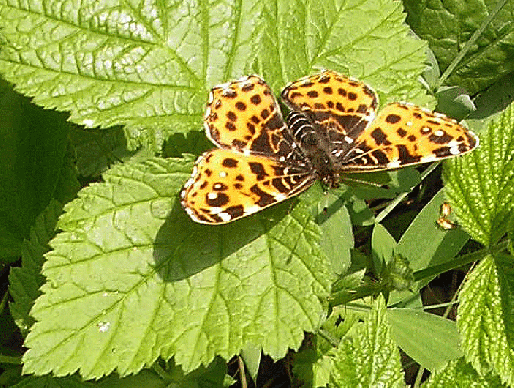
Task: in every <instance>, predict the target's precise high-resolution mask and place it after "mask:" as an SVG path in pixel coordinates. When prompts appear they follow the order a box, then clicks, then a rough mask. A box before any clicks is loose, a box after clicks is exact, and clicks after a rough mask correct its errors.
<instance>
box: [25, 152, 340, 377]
mask: <svg viewBox="0 0 514 388" xmlns="http://www.w3.org/2000/svg"><path fill="white" fill-rule="evenodd" d="M190 169H191V163H190V162H189V163H184V162H183V161H178V160H176V161H174V160H170V161H162V160H159V159H155V160H150V161H148V162H146V163H143V164H131V163H125V164H124V165H120V166H118V167H116V168H114V169H112V170H110V171H109V172H108V173H106V174H105V175H104V179H105V181H106V182H105V183H103V184H96V185H92V186H90V187H88V188H87V189H85V190H83V191H81V193H80V195H79V198H78V199H77V200H75V201H73V202H71V203H69V204H68V205H67V206H66V208H65V210H66V213H65V214H64V215H63V216H62V217H61V219H60V221H59V225H58V226H59V228H60V229H62V231H63V232H62V233H60V234H58V235H57V237H56V238H55V239H54V240H53V241H52V242H51V246H52V248H53V251H51V252H50V253H48V254H47V262H46V263H45V266H44V270H43V274H44V275H45V276H46V278H47V283H46V284H45V285H44V286H43V287H42V291H43V296H41V297H40V298H39V299H38V300H37V301H36V304H35V306H34V308H33V310H32V314H33V316H34V318H35V319H36V321H37V323H36V324H35V325H34V327H33V329H32V331H31V332H30V334H29V336H28V338H27V341H26V346H27V347H28V348H29V350H28V351H27V353H26V354H25V356H24V362H25V365H24V368H25V371H26V372H32V373H37V374H41V373H47V372H49V371H53V372H54V374H56V375H65V374H68V373H72V372H74V371H76V370H77V369H79V370H80V372H81V373H82V374H83V375H84V376H88V377H100V376H102V375H104V374H107V373H109V372H111V371H112V370H114V369H116V370H117V371H118V372H119V373H120V374H122V375H124V374H129V373H134V372H135V371H138V370H139V369H140V368H142V367H143V366H145V365H149V364H151V363H153V362H154V361H155V359H156V358H157V357H159V356H162V357H165V358H169V357H171V356H175V360H176V361H177V362H178V363H179V364H181V365H182V367H183V368H184V369H186V370H192V369H194V368H196V367H198V366H199V365H200V364H202V363H203V364H208V363H210V362H211V361H212V360H213V358H214V357H215V356H216V355H221V356H223V357H224V358H226V359H228V358H230V357H231V356H232V355H234V354H237V353H238V352H239V351H240V350H241V349H242V348H243V347H244V346H245V344H247V343H253V344H256V345H258V346H261V347H262V348H263V351H264V352H265V353H266V354H270V355H271V356H273V357H274V358H280V357H283V356H284V355H285V353H286V352H287V350H288V349H289V348H293V349H294V348H298V346H299V345H300V343H301V340H302V338H303V333H304V330H307V331H313V330H315V329H316V328H317V327H318V326H319V325H320V319H321V317H322V316H323V311H324V308H323V305H322V303H321V301H322V299H323V298H326V297H327V296H328V290H329V286H330V283H331V278H332V277H331V275H330V272H329V265H330V263H329V262H328V260H327V259H326V257H325V256H324V255H323V254H322V253H321V251H320V249H319V247H318V243H319V239H320V233H319V229H318V227H317V226H316V225H315V224H314V222H313V220H312V217H311V216H310V210H309V209H308V208H306V207H305V206H302V205H300V206H296V207H295V208H294V209H293V210H292V211H291V212H289V214H288V215H286V214H285V213H286V212H287V211H288V209H289V207H288V206H282V207H281V208H280V209H281V212H282V219H281V220H280V221H279V222H275V221H272V220H271V221H270V219H269V214H266V213H264V214H263V215H257V216H256V217H253V218H252V219H246V220H242V221H240V222H236V223H233V224H228V225H225V226H219V227H211V226H205V225H198V224H195V223H193V222H191V221H190V219H189V218H188V217H187V215H186V214H185V213H184V211H183V210H182V209H181V207H180V205H179V204H178V201H177V197H176V196H175V193H176V192H177V190H178V188H179V187H180V185H181V182H183V181H184V179H185V178H186V175H188V174H189V171H190ZM242 230H244V231H245V232H244V233H241V231H242ZM67 317H69V318H70V319H67Z"/></svg>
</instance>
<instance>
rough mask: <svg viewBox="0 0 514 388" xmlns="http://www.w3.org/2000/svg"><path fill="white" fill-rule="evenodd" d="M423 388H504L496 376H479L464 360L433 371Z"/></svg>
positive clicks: (485, 374) (461, 359)
mask: <svg viewBox="0 0 514 388" xmlns="http://www.w3.org/2000/svg"><path fill="white" fill-rule="evenodd" d="M423 387H425V388H446V387H455V388H469V387H473V388H475V387H476V388H504V387H505V385H503V384H502V383H501V382H500V379H499V378H498V377H497V376H493V375H492V374H491V373H484V374H479V373H477V371H476V370H474V369H473V367H472V366H471V365H470V364H468V363H467V362H466V361H465V360H464V358H460V359H458V360H454V361H450V362H449V363H448V365H446V367H445V368H443V369H441V370H438V371H434V372H433V373H432V374H431V375H430V378H429V380H428V381H427V382H426V383H425V384H424V385H423Z"/></svg>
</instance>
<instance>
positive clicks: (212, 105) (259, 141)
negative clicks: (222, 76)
mask: <svg viewBox="0 0 514 388" xmlns="http://www.w3.org/2000/svg"><path fill="white" fill-rule="evenodd" d="M204 123H205V129H206V132H207V136H208V137H209V138H210V139H211V140H212V141H213V142H214V143H215V144H216V145H217V146H219V147H221V148H226V149H232V150H234V151H238V152H243V153H244V152H246V153H252V154H260V155H266V156H270V157H277V158H279V157H281V156H282V157H284V158H285V157H295V156H296V157H297V155H295V154H296V152H297V151H296V150H294V147H293V144H294V142H293V139H292V137H291V135H290V134H289V131H288V129H287V126H286V124H285V122H284V119H283V118H282V114H281V113H280V108H279V106H278V103H277V101H276V99H275V97H274V96H273V93H272V92H271V89H270V88H269V86H268V85H267V84H266V83H265V82H264V81H263V80H262V79H261V78H260V77H258V76H256V75H252V76H248V77H243V78H241V79H239V80H237V81H234V82H231V83H227V84H223V85H219V86H216V87H214V88H213V89H212V91H211V93H210V96H209V103H208V104H207V109H206V112H205V117H204Z"/></svg>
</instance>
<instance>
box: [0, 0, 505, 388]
mask: <svg viewBox="0 0 514 388" xmlns="http://www.w3.org/2000/svg"><path fill="white" fill-rule="evenodd" d="M472 3H473V5H470V4H468V3H467V2H458V1H454V2H444V4H443V3H442V2H433V1H430V2H428V1H416V2H410V1H407V0H405V1H404V5H405V9H406V10H407V12H408V15H407V23H408V25H407V24H405V23H404V19H405V17H406V14H405V13H404V11H403V5H402V3H401V2H398V1H393V0H349V1H342V0H329V1H325V2H322V3H320V2H316V1H291V0H287V1H286V0H284V1H278V0H276V1H272V2H268V1H257V0H253V1H246V0H239V1H232V0H231V1H229V0H226V1H216V2H208V1H200V2H189V1H176V2H173V1H165V2H162V1H161V2H153V1H148V2H138V1H129V2H117V1H115V0H106V1H103V2H98V1H82V2H80V3H76V2H71V1H64V0H61V1H57V2H50V1H42V2H41V1H33V2H31V1H28V2H11V1H6V0H2V1H0V35H1V36H2V49H1V51H0V71H1V73H2V75H3V77H4V78H5V80H6V81H8V82H9V83H11V84H12V85H14V89H15V90H16V91H17V92H18V93H21V94H22V95H25V96H28V97H30V98H31V99H32V102H33V103H35V104H36V105H37V106H39V107H44V108H54V109H55V110H57V111H61V112H68V113H69V121H66V117H67V116H66V115H65V114H62V113H57V112H55V111H52V110H42V109H40V108H39V107H37V106H36V105H34V104H33V103H31V102H29V100H28V99H27V98H26V97H22V96H20V94H18V93H15V92H13V91H12V89H11V85H9V84H8V83H7V82H3V84H2V97H3V98H2V100H0V105H1V107H2V112H3V119H4V120H3V121H2V123H1V124H0V125H1V134H2V142H1V145H0V147H1V148H0V155H2V158H1V159H0V174H1V178H2V182H3V183H2V186H1V187H0V239H1V241H2V244H0V253H1V255H0V260H1V261H2V262H3V264H4V268H8V267H7V266H8V265H12V264H13V263H16V262H17V261H18V259H19V258H20V257H21V266H19V267H18V266H13V267H12V268H11V269H10V273H9V278H8V293H9V295H10V297H11V298H12V299H10V301H9V309H7V307H6V306H7V303H6V302H7V297H8V294H7V292H6V291H5V290H4V292H5V293H4V297H3V303H2V307H3V310H2V312H3V315H5V316H6V318H5V322H11V324H12V321H13V320H14V322H15V323H16V325H17V327H18V328H19V329H20V332H21V335H22V336H23V338H24V346H25V347H26V348H27V349H28V350H27V351H26V352H25V353H24V354H23V358H22V359H21V358H20V357H21V348H20V349H13V348H12V347H10V346H8V345H7V344H8V343H9V341H8V340H7V339H8V338H7V336H6V339H5V341H2V342H1V346H2V347H1V349H2V352H1V356H0V357H2V358H0V363H1V364H2V365H4V366H5V367H4V372H3V374H2V378H3V381H5V383H6V384H10V385H14V384H16V386H19V387H22V386H39V385H41V386H43V385H45V384H56V385H58V384H69V385H70V386H71V385H73V386H75V385H77V386H81V385H85V384H88V385H90V384H95V385H102V384H104V385H106V386H113V384H117V385H119V386H124V385H126V386H134V385H136V386H144V385H149V386H159V385H163V386H164V385H166V384H177V386H202V387H203V386H228V385H230V384H231V382H232V381H231V380H230V379H229V378H227V376H226V364H225V363H224V362H223V360H225V361H227V360H229V359H230V358H231V357H233V356H234V355H237V354H240V353H241V352H242V351H243V352H242V354H243V360H244V361H245V363H246V365H247V366H248V367H249V370H251V369H252V368H250V366H251V365H258V364H259V361H260V354H261V352H260V350H262V351H263V353H265V354H267V355H270V356H271V357H272V358H273V359H275V360H278V359H281V358H283V357H285V356H286V354H287V353H288V351H289V350H298V349H300V345H301V343H302V340H304V338H305V332H311V333H315V334H314V339H313V341H312V344H311V345H312V346H311V347H310V348H308V349H303V350H302V351H300V352H299V353H297V354H296V355H295V358H294V366H293V368H292V369H293V371H294V376H295V378H296V379H298V381H301V383H299V382H296V383H297V385H298V386H300V385H302V384H303V385H305V386H313V387H318V386H325V385H326V384H330V386H341V387H343V386H344V387H351V386H359V384H364V385H367V386H376V385H378V384H380V385H381V386H402V384H403V379H404V371H403V369H402V365H401V362H400V355H399V352H398V346H399V347H401V348H402V350H404V351H405V353H407V354H408V355H409V356H410V357H412V358H413V359H414V360H415V361H416V362H418V363H419V364H420V365H421V366H422V367H424V368H427V369H429V370H430V371H431V372H433V374H432V376H431V378H430V380H429V382H428V383H427V384H428V385H429V386H430V385H433V386H445V385H441V384H444V383H442V382H444V381H452V382H455V381H457V380H459V381H481V384H482V385H481V386H500V385H501V384H504V385H508V386H512V385H514V379H513V377H512V376H514V354H513V351H512V349H513V348H514V346H513V342H512V341H513V335H512V333H513V322H512V321H513V320H512V306H513V303H512V295H513V287H512V284H513V273H512V267H513V266H512V263H513V259H512V253H513V252H512V242H511V237H512V232H513V231H514V210H513V206H512V195H513V192H514V185H513V183H514V182H513V179H514V178H513V177H514V158H513V154H514V119H513V117H514V114H513V109H514V108H513V107H512V106H510V105H509V104H510V102H511V101H512V98H513V93H512V90H514V89H513V84H514V83H513V70H514V69H512V64H513V63H514V62H513V61H512V57H513V55H514V47H513V43H514V41H513V39H514V31H513V27H512V23H511V20H512V15H513V13H514V4H512V2H506V1H500V2H499V3H494V4H493V3H491V4H490V3H489V2H487V1H474V2H472ZM500 6H501V7H500ZM476 9H478V10H479V11H480V12H476V11H475V10H476ZM409 27H410V28H411V29H412V30H413V31H414V32H415V33H416V34H417V35H418V36H419V37H421V38H423V39H424V40H422V39H419V38H418V37H417V36H415V35H414V33H413V31H411V30H410V28H409ZM476 31H479V32H480V34H478V36H473V34H474V33H475V32H476ZM427 42H428V44H427ZM463 49H464V50H465V53H464V54H465V55H464V56H463V57H462V58H461V59H458V60H457V61H455V62H452V61H454V60H455V58H457V57H458V55H459V53H462V50H463ZM322 68H328V69H332V70H336V71H339V72H342V73H344V74H349V75H351V76H353V77H356V78H358V79H360V80H362V81H365V82H367V83H369V84H370V85H371V86H373V88H374V89H375V90H376V91H377V92H378V94H379V97H380V102H381V105H384V104H386V103H388V102H392V101H400V100H401V101H409V102H413V103H416V104H419V105H422V106H425V107H429V108H434V107H435V106H436V98H435V97H437V102H438V109H440V110H443V111H444V110H448V111H451V110H452V109H456V110H459V111H461V112H462V111H464V112H466V114H468V118H470V120H468V126H469V127H470V128H471V129H472V130H474V131H475V132H476V133H478V134H479V136H480V140H481V147H480V148H479V149H478V150H476V151H474V152H473V153H472V154H470V155H468V156H465V157H461V158H457V159H456V160H452V161H450V162H445V167H444V174H443V175H444V182H445V189H444V191H443V190H441V191H439V192H438V193H437V194H435V196H432V198H431V199H430V200H429V201H425V202H421V201H420V207H419V210H418V211H416V213H417V214H415V215H413V214H408V213H409V211H406V212H404V214H401V213H392V212H393V208H394V206H396V205H397V204H398V203H400V202H401V200H402V199H403V198H404V194H403V193H406V192H410V191H412V189H413V187H415V186H416V185H417V184H418V183H419V182H420V181H422V180H423V179H425V178H426V175H427V174H426V173H421V174H420V173H419V172H418V171H417V170H416V169H412V168H411V169H405V170H400V171H396V172H390V173H387V174H385V173H384V174H374V175H372V176H365V177H363V179H369V180H372V181H373V182H378V183H386V184H387V188H384V187H382V188H377V187H373V186H371V187H370V186H360V185H358V186H356V187H354V186H342V187H341V188H340V189H337V190H333V191H331V192H330V193H328V194H325V193H323V191H322V189H321V187H320V186H314V187H313V188H312V189H310V190H309V191H308V192H307V193H305V194H303V195H301V196H300V197H298V198H297V199H294V200H291V201H287V202H285V203H283V204H281V205H278V206H275V207H272V208H270V209H267V210H266V211H263V212H261V213H259V214H256V215H255V216H252V217H249V218H247V219H243V220H241V221H238V222H236V223H233V224H228V225H224V226H217V227H211V226H204V225H198V224H195V223H193V222H192V221H191V220H190V219H189V218H188V217H187V215H186V214H185V213H184V212H183V210H182V208H181V206H180V203H179V201H178V193H179V191H180V189H181V186H182V184H183V183H184V182H185V180H186V179H187V178H188V177H189V175H190V173H191V170H192V166H193V163H194V160H195V158H196V156H197V155H199V154H200V153H201V152H203V151H204V150H206V149H209V148H210V147H212V145H210V144H209V143H208V142H207V141H206V139H205V136H204V134H203V133H202V132H201V128H202V116H203V111H204V105H205V101H206V98H207V95H208V92H209V90H210V89H211V88H212V86H214V85H215V84H217V83H221V82H226V81H228V80H230V79H234V78H238V77H240V76H242V75H246V74H250V73H258V74H260V75H261V76H263V77H264V79H265V80H266V81H267V82H268V83H269V84H270V85H271V87H272V88H273V90H274V91H275V93H277V94H279V92H280V90H281V88H282V87H283V86H284V85H285V84H286V83H287V82H289V81H292V80H295V79H297V78H299V77H302V76H305V75H308V74H311V73H313V72H316V71H318V70H319V69H322ZM447 68H454V71H453V72H452V73H451V74H449V78H447V77H446V75H443V76H441V72H444V71H445V69H447ZM420 80H421V81H422V82H420ZM444 80H446V83H445V87H442V81H444ZM457 87H460V89H459V88H457ZM462 87H463V88H465V90H462ZM449 96H450V97H451V98H450V97H449ZM448 101H450V102H448ZM471 101H473V102H474V103H475V105H476V109H475V110H474V111H473V112H469V111H466V109H467V107H469V106H470V105H473V104H472V103H471ZM84 127H86V128H89V129H86V128H84ZM91 128H95V129H91ZM100 175H101V176H102V179H101V180H100V179H98V177H99V176H100ZM425 182H426V181H425ZM422 185H423V186H422V187H424V189H423V190H428V189H427V187H428V186H427V184H426V183H423V184H422ZM418 197H421V195H418ZM445 198H446V200H449V201H450V202H451V204H452V208H453V209H454V213H455V214H456V216H457V218H458V222H459V225H461V227H460V228H457V229H455V230H450V231H445V230H441V229H440V228H438V227H437V226H436V224H435V220H436V219H437V218H438V216H439V206H440V204H441V203H442V202H443V201H445ZM369 199H374V200H376V199H386V200H387V202H384V206H385V204H389V205H388V206H387V207H385V209H383V210H382V211H381V212H380V213H379V214H378V215H376V212H373V211H372V209H370V207H369V201H368V202H366V200H369ZM415 199H416V198H415ZM421 207H422V208H421ZM388 216H389V217H388ZM371 230H372V232H371ZM354 231H357V233H356V235H355V236H354ZM363 235H364V236H366V237H365V238H364V241H365V243H363V237H362V236H363ZM470 238H471V239H472V240H474V241H476V242H478V243H480V244H481V245H480V244H473V243H470V242H469V240H470ZM355 241H358V242H359V246H358V247H357V248H358V249H356V248H354V245H355V243H354V242H355ZM466 244H467V245H466ZM464 246H465V249H464V251H463V252H464V254H461V255H459V253H460V252H461V250H462V248H463V247H464ZM509 248H510V250H509ZM478 260H481V262H480V263H479V264H478V266H477V267H476V268H475V269H474V270H473V271H472V272H471V273H470V274H469V277H468V279H467V281H466V283H465V286H464V287H463V289H462V290H461V292H460V294H459V302H460V304H459V310H458V317H457V324H455V322H453V321H450V320H447V319H445V318H441V317H435V316H434V315H431V314H429V313H427V312H425V311H424V310H423V308H422V307H423V306H422V299H421V297H420V294H419V291H420V290H421V289H422V287H423V286H425V285H426V284H428V283H429V281H430V280H432V279H433V278H435V277H436V276H437V275H439V274H441V273H443V272H445V271H448V270H450V269H453V268H459V267H461V266H463V265H464V266H465V265H469V264H470V263H472V262H474V261H478ZM370 273H371V274H372V277H371V278H370V277H369V276H367V275H369V274H370ZM6 277H7V276H6ZM378 294H381V295H383V296H385V297H386V298H383V296H380V297H377V298H375V299H374V300H371V298H369V296H371V295H375V296H376V295H378ZM361 298H364V299H361ZM341 322H343V323H341ZM12 326H13V327H14V325H12ZM2 327H5V328H8V327H9V326H8V324H7V323H6V324H5V325H2ZM14 332H15V331H14V328H13V329H12V330H6V333H11V335H14V334H13V333H14ZM341 339H342V340H341ZM491 343H493V344H495V346H490V345H487V344H491ZM17 352H18V353H17ZM12 357H14V359H15V360H18V362H21V363H22V368H23V369H22V371H23V373H25V374H35V375H37V376H40V375H45V376H43V377H28V376H22V375H21V374H20V368H19V366H17V365H16V362H15V361H13V358H12ZM16 357H18V358H16ZM254 369H255V370H256V368H254ZM112 372H116V373H114V374H111V373H112ZM74 373H78V374H79V375H80V377H82V378H83V379H99V378H104V379H102V380H100V381H99V382H95V383H93V382H87V383H85V382H83V381H82V380H80V379H79V378H77V376H76V375H73V374H74ZM50 374H51V375H50ZM107 375H109V376H108V377H104V376H107ZM51 376H56V377H51ZM57 377H60V378H57ZM253 377H255V375H254V376H253ZM468 385H469V384H468Z"/></svg>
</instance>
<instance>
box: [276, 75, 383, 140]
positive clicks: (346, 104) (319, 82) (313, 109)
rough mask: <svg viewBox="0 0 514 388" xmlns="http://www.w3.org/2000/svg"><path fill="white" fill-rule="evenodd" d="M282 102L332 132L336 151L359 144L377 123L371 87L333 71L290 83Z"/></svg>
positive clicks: (376, 103)
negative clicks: (343, 144) (359, 137)
mask: <svg viewBox="0 0 514 388" xmlns="http://www.w3.org/2000/svg"><path fill="white" fill-rule="evenodd" d="M282 99H283V100H284V102H285V103H286V104H287V105H288V106H289V107H290V108H291V110H293V111H298V112H304V113H305V114H307V115H308V116H309V117H311V119H312V121H313V122H314V123H315V124H317V125H318V127H319V128H320V129H322V130H324V131H328V132H331V133H329V135H328V136H329V137H330V138H331V139H332V141H333V145H334V146H335V147H337V144H338V143H340V142H344V143H348V142H352V141H353V140H355V139H356V138H357V137H358V136H359V135H360V133H361V132H362V131H363V130H364V129H365V128H366V127H367V126H368V125H369V123H370V122H372V121H373V119H374V118H375V111H376V109H377V106H378V97H377V95H376V93H375V91H374V90H373V89H372V88H371V87H369V86H368V85H366V84H364V83H362V82H360V81H357V80H354V79H351V78H347V77H344V76H342V75H341V74H338V73H336V72H333V71H324V72H322V73H320V74H316V75H313V76H309V77H304V78H302V79H300V80H298V81H295V82H292V83H290V84H289V85H287V86H286V87H285V88H284V90H283V91H282Z"/></svg>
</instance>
